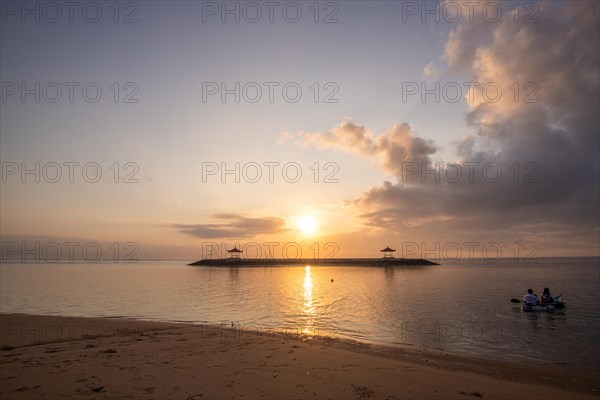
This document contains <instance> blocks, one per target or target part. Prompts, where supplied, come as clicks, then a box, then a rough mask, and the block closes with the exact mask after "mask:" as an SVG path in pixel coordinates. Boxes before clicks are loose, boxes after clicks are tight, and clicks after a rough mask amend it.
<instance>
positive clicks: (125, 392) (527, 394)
mask: <svg viewBox="0 0 600 400" xmlns="http://www.w3.org/2000/svg"><path fill="white" fill-rule="evenodd" d="M0 327H1V328H0V350H1V351H0V366H1V368H0V395H1V396H2V397H4V396H6V397H7V398H15V399H21V398H23V399H27V398H39V397H40V396H41V395H46V396H48V397H52V398H55V397H59V396H60V397H63V398H74V399H75V398H84V397H85V398H90V396H91V397H92V398H115V397H118V398H165V399H166V398H169V399H171V398H181V399H190V398H191V399H200V398H203V399H206V398H236V397H244V398H261V397H262V398H348V399H366V398H415V399H420V398H439V399H450V398H452V399H455V398H465V399H468V398H471V399H473V398H485V399H500V398H537V397H539V396H542V397H548V398H556V399H560V398H564V399H573V398H582V399H584V398H590V399H591V398H598V397H600V385H598V384H597V382H598V381H600V379H599V378H600V373H597V372H590V373H583V372H579V371H572V370H567V369H560V368H557V366H549V367H542V366H535V365H530V364H517V363H509V362H504V361H494V360H490V359H478V358H474V357H465V356H459V355H455V354H450V353H444V352H439V353H436V352H426V351H421V350H410V349H408V350H407V349H403V348H395V347H394V348H390V347H386V346H378V345H368V344H362V343H357V342H352V341H349V340H344V339H339V338H329V337H326V336H315V337H310V336H306V335H297V334H293V333H281V332H257V331H240V330H236V329H235V328H229V327H225V326H223V325H206V324H201V325H197V324H189V323H172V322H153V321H144V320H136V319H128V318H83V317H63V316H42V315H29V314H0Z"/></svg>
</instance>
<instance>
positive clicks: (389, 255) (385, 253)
mask: <svg viewBox="0 0 600 400" xmlns="http://www.w3.org/2000/svg"><path fill="white" fill-rule="evenodd" d="M379 251H380V252H382V253H383V258H394V252H395V251H396V250H394V249H390V248H389V247H386V248H385V249H383V250H379Z"/></svg>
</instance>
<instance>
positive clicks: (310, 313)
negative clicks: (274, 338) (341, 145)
mask: <svg viewBox="0 0 600 400" xmlns="http://www.w3.org/2000/svg"><path fill="white" fill-rule="evenodd" d="M316 314H317V310H316V308H315V306H314V304H313V279H312V275H311V271H310V265H307V266H306V268H305V274H304V315H305V321H306V323H305V325H304V327H303V329H302V333H304V334H307V335H310V334H313V322H314V321H313V319H314V317H315V316H316Z"/></svg>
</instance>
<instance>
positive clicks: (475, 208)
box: [300, 1, 600, 254]
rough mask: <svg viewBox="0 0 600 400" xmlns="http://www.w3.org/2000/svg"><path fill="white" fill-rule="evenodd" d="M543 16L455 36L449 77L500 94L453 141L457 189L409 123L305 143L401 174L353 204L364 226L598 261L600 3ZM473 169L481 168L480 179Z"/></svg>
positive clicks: (467, 28)
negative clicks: (411, 169)
mask: <svg viewBox="0 0 600 400" xmlns="http://www.w3.org/2000/svg"><path fill="white" fill-rule="evenodd" d="M590 7H591V8H592V9H590ZM475 14H476V15H477V13H475ZM538 19H539V22H538V23H523V22H522V21H520V22H518V23H517V22H515V21H514V17H513V15H511V14H506V15H504V16H503V18H502V20H500V21H498V22H496V23H490V22H488V21H485V20H483V19H481V18H480V19H476V20H475V21H474V22H472V23H471V22H469V21H468V20H467V21H463V22H462V23H461V24H459V25H458V26H457V27H456V28H455V29H454V30H453V31H452V32H451V34H450V36H449V39H448V42H447V45H446V57H447V59H448V62H449V69H451V70H454V71H457V72H460V73H461V74H463V75H466V76H467V77H468V80H469V81H473V82H480V83H481V84H485V83H487V82H495V83H496V84H497V85H499V86H500V87H501V88H502V89H503V93H502V96H501V98H500V100H499V101H495V102H492V101H489V99H488V100H486V98H485V97H484V96H483V95H482V92H481V90H479V91H477V90H475V91H474V92H473V93H472V94H473V100H472V101H470V102H468V106H469V109H468V112H467V113H466V121H467V123H468V125H469V127H470V128H471V130H472V133H471V134H469V135H467V136H465V137H464V138H460V139H458V140H456V141H455V143H454V144H455V146H456V160H455V161H457V162H458V165H462V173H463V178H462V179H460V180H459V181H458V182H449V180H448V179H444V176H445V175H444V171H450V169H449V168H446V165H445V164H437V163H434V162H432V157H434V156H435V154H436V150H437V149H438V148H439V146H438V145H437V144H436V143H434V142H432V141H430V140H425V139H422V138H419V137H416V136H415V135H414V133H413V131H412V128H411V126H410V125H408V124H406V123H404V124H400V125H395V126H394V127H392V128H391V129H390V130H389V131H388V132H387V133H386V134H384V135H380V136H375V135H373V134H372V133H371V132H369V131H368V130H367V128H365V127H363V126H357V125H354V124H351V123H343V124H341V125H339V126H338V127H336V128H335V129H333V130H331V131H329V132H324V133H310V134H305V135H300V136H301V137H302V139H303V140H302V143H303V144H304V145H306V144H311V145H314V146H316V147H317V148H320V149H328V148H332V149H343V150H346V151H352V152H355V153H357V154H360V155H362V156H366V157H370V158H375V159H377V160H379V162H380V164H381V167H382V169H384V170H385V171H387V172H388V173H391V174H392V176H393V177H394V179H393V181H392V182H384V183H383V185H381V186H377V187H373V188H370V189H368V190H366V191H365V192H364V193H362V195H360V196H359V197H358V198H357V199H355V200H353V201H351V202H349V204H350V205H351V206H353V207H355V208H356V209H357V210H359V211H360V213H361V215H362V219H363V221H364V223H365V224H366V225H367V226H370V227H371V228H373V229H377V230H385V231H386V232H388V233H395V234H401V235H405V236H411V235H415V236H418V235H421V236H426V235H429V236H437V237H438V238H440V237H444V238H446V240H448V238H458V237H463V238H465V239H466V240H468V239H469V238H471V239H472V238H478V239H479V238H484V237H487V238H489V239H498V238H503V239H506V240H509V241H510V240H515V239H516V238H528V239H529V240H535V241H536V242H539V243H544V244H545V245H546V246H549V247H552V246H565V245H566V243H571V246H573V248H575V249H578V251H579V250H581V249H582V248H585V249H586V250H585V251H587V252H588V254H589V252H593V253H597V252H598V239H599V237H598V234H599V229H598V220H599V219H600V209H599V205H598V199H599V197H600V190H599V186H600V185H599V183H600V176H599V172H598V171H599V166H600V156H599V153H600V150H599V149H600V143H599V138H600V135H599V133H598V129H599V126H600V119H599V116H598V112H597V110H598V109H600V104H599V93H600V76H599V70H600V62H599V55H598V51H597V49H598V48H600V43H599V40H598V34H597V29H598V25H599V22H600V21H599V13H598V3H589V2H579V1H578V2H565V3H562V2H561V3H558V2H555V3H554V2H553V3H551V4H549V2H546V3H543V4H541V5H540V13H539V16H538ZM515 85H516V86H515ZM511 87H513V88H515V89H510V88H511ZM517 87H518V92H517V91H516V88H517ZM515 96H516V97H515ZM526 100H527V101H526ZM529 100H535V101H533V102H530V101H529ZM409 162H414V163H416V164H417V165H418V167H419V170H420V171H419V172H421V173H422V172H423V171H424V170H426V169H427V170H430V171H431V170H433V171H435V170H436V168H438V169H439V170H440V171H441V172H440V174H439V175H441V179H440V180H439V181H437V180H436V175H438V174H436V173H435V172H434V173H429V174H425V175H422V174H421V173H417V174H416V175H415V174H411V175H407V172H408V171H407V170H406V168H403V167H405V166H406V164H407V163H409ZM465 163H478V167H477V168H475V176H474V179H473V180H470V179H468V178H467V176H466V173H467V168H465ZM486 165H487V166H489V165H492V166H496V167H499V168H500V171H501V173H502V175H501V176H500V178H499V180H498V181H494V180H493V179H486V176H485V175H484V171H483V170H482V167H484V166H486ZM496 167H494V168H496ZM492 170H494V169H492ZM439 175H438V176H439ZM528 178H534V179H532V180H528ZM559 238H562V242H561V240H559ZM573 238H577V239H578V240H579V242H578V243H572V242H573ZM581 251H583V250H581Z"/></svg>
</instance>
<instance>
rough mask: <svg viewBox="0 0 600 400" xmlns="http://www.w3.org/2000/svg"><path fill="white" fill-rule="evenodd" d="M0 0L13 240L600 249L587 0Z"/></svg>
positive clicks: (595, 65)
mask: <svg viewBox="0 0 600 400" xmlns="http://www.w3.org/2000/svg"><path fill="white" fill-rule="evenodd" d="M0 4H1V8H0V13H1V14H0V18H1V25H0V34H1V37H0V46H1V47H0V56H1V57H0V80H1V83H2V86H1V88H0V96H1V102H0V107H1V110H0V133H1V134H0V144H1V146H0V147H1V150H0V156H1V161H2V183H1V185H2V190H1V193H0V200H1V204H0V211H1V215H0V235H1V240H2V257H3V260H8V259H11V260H21V261H23V260H25V261H35V260H37V259H40V260H42V261H44V260H45V261H51V260H56V259H61V260H64V259H65V258H74V259H81V258H83V259H86V260H96V259H114V260H118V261H126V260H129V259H132V258H135V259H138V258H139V259H177V260H195V259H199V258H209V257H212V258H214V257H224V256H226V253H225V251H224V250H225V249H230V248H232V247H233V246H236V245H237V246H238V247H240V248H242V249H243V250H244V251H245V252H244V256H246V257H268V256H272V257H276V258H294V257H303V258H326V257H334V256H335V257H379V256H380V252H379V250H380V249H382V248H384V247H386V246H390V247H392V248H395V249H396V250H397V252H396V256H400V257H411V258H412V257H417V258H438V259H440V258H441V259H448V260H451V259H455V258H461V257H462V258H482V257H483V258H487V259H490V260H494V259H497V258H500V257H503V258H514V259H517V260H528V259H530V258H532V257H534V256H589V255H595V256H597V255H599V254H600V248H599V246H600V244H599V243H600V230H599V220H600V211H599V204H600V201H599V186H600V178H599V170H600V156H599V151H600V150H599V149H600V145H599V138H600V134H599V132H600V121H599V113H598V109H599V108H600V107H599V93H600V92H599V83H600V73H599V64H600V61H599V60H600V56H599V49H600V39H599V31H600V30H599V29H598V28H599V19H600V17H599V5H598V3H597V2H595V1H570V2H562V1H539V2H494V1H474V2H463V1H441V2H436V1H422V2H421V1H404V2H400V1H398V2H394V1H334V2H327V1H322V2H314V1H297V2H274V3H269V2H262V1H258V2H234V1H230V2H210V1H209V2H201V1H168V2H167V1H133V2H119V3H116V2H108V1H98V2H85V1H84V2H78V3H77V4H76V5H71V3H69V2H50V3H44V2H20V1H2V2H0Z"/></svg>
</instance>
